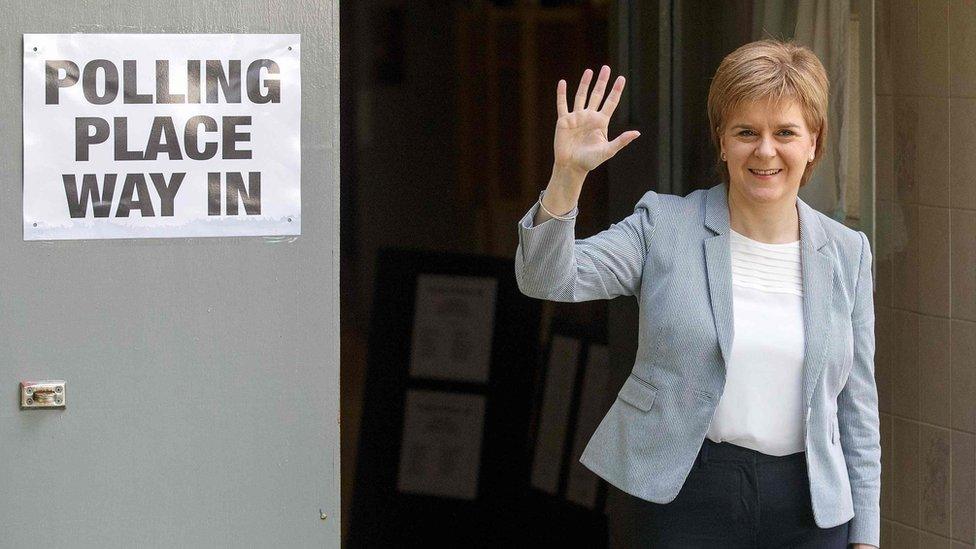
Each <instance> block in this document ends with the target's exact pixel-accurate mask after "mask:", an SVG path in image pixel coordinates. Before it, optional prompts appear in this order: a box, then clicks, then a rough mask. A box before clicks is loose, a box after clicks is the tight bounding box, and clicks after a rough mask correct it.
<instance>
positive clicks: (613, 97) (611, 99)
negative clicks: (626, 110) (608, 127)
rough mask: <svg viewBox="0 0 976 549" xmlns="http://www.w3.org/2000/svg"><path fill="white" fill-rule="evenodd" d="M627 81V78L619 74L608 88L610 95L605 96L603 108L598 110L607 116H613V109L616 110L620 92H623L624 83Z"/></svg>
mask: <svg viewBox="0 0 976 549" xmlns="http://www.w3.org/2000/svg"><path fill="white" fill-rule="evenodd" d="M626 83H627V79H625V78H624V77H623V75H620V76H618V77H617V79H616V80H614V82H613V88H611V89H610V95H608V96H607V100H606V102H604V103H603V108H602V109H600V112H601V113H603V114H605V115H607V117H610V116H613V111H614V110H616V108H617V104H618V103H620V94H621V93H623V90H624V85H625V84H626Z"/></svg>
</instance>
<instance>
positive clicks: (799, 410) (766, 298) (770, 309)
mask: <svg viewBox="0 0 976 549" xmlns="http://www.w3.org/2000/svg"><path fill="white" fill-rule="evenodd" d="M730 231H731V235H730V247H731V252H732V311H733V313H732V314H733V319H734V320H733V321H734V332H733V333H734V337H733V341H732V351H731V354H730V356H729V364H728V371H727V373H726V379H725V391H724V392H723V393H722V398H721V399H720V400H719V403H718V407H717V408H716V410H715V415H714V416H713V418H712V423H711V425H710V426H709V428H708V432H707V434H706V436H707V437H708V438H709V439H711V440H713V441H715V442H730V443H732V444H736V445H739V446H745V447H746V448H751V449H753V450H757V451H759V452H762V453H764V454H769V455H773V456H783V455H786V454H792V453H795V452H802V451H804V449H805V441H804V417H803V416H804V409H803V397H802V379H803V352H804V333H803V284H802V279H801V277H800V242H799V241H795V242H789V243H786V244H767V243H764V242H758V241H756V240H752V239H750V238H747V237H745V236H743V235H741V234H739V233H737V232H735V231H732V230H731V229H730Z"/></svg>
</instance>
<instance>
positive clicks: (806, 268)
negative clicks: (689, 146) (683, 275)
mask: <svg viewBox="0 0 976 549" xmlns="http://www.w3.org/2000/svg"><path fill="white" fill-rule="evenodd" d="M727 188H728V187H727V185H726V184H725V183H722V184H719V185H716V186H714V187H712V188H710V189H708V191H706V192H707V195H706V197H705V226H706V227H708V228H709V229H711V230H712V231H714V232H715V233H717V234H716V235H715V236H712V237H708V238H706V239H705V268H706V269H707V271H708V293H709V296H710V298H711V305H712V315H713V317H714V319H715V332H716V334H718V343H719V347H720V349H721V351H722V358H723V359H724V365H725V366H726V367H728V362H729V355H730V353H731V349H732V340H733V338H734V337H735V321H734V318H733V309H732V252H731V250H730V248H729V205H728V195H727V191H726V189H727ZM796 208H797V213H798V217H799V219H800V270H801V276H802V280H803V328H804V345H805V348H804V356H803V382H802V383H803V398H804V404H805V405H807V406H809V404H810V400H811V398H812V397H813V389H814V387H816V382H817V380H818V379H819V377H820V374H821V372H822V371H823V368H824V355H825V352H826V350H827V346H828V345H829V341H828V340H827V339H828V338H827V336H828V335H829V334H830V333H831V331H830V326H829V320H830V316H829V312H830V307H831V300H832V299H833V291H832V290H833V287H834V267H833V261H832V260H831V258H830V256H829V255H827V254H826V253H824V252H823V251H822V250H823V248H824V246H826V245H827V243H828V242H829V241H828V239H827V236H826V233H825V232H824V230H823V226H822V225H821V223H820V220H819V219H818V218H817V215H816V212H815V211H814V210H813V209H812V208H811V207H810V206H808V205H807V204H806V203H805V202H804V201H803V200H801V199H800V198H799V197H797V199H796ZM771 335H772V336H773V337H775V334H771Z"/></svg>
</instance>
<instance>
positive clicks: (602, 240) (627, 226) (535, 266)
mask: <svg viewBox="0 0 976 549" xmlns="http://www.w3.org/2000/svg"><path fill="white" fill-rule="evenodd" d="M659 209H660V201H659V197H658V194H657V193H656V192H654V191H648V192H647V193H645V194H644V196H643V197H641V199H640V201H638V203H637V206H636V207H635V208H634V213H632V214H631V215H629V216H627V217H626V218H624V219H623V220H621V221H620V222H618V223H614V224H611V225H610V228H608V229H606V230H604V231H601V232H599V233H597V234H595V235H593V236H591V237H589V238H584V239H581V240H577V239H576V238H575V228H576V221H575V220H568V221H564V220H560V219H554V218H553V219H548V220H546V221H544V222H543V223H540V224H539V225H537V226H533V225H532V222H533V219H534V218H535V214H536V212H538V211H539V202H538V201H536V203H535V204H534V205H533V206H532V208H530V209H529V211H528V212H527V213H526V214H525V216H523V217H522V219H521V220H520V221H519V223H518V237H519V244H518V249H517V250H516V252H515V279H516V281H517V282H518V287H519V290H521V291H522V293H523V294H525V295H527V296H529V297H535V298H538V299H548V300H551V301H564V302H577V301H589V300H594V299H611V298H614V297H617V296H619V295H637V293H638V292H639V291H640V282H641V274H642V272H643V270H644V260H645V259H646V257H647V249H648V246H649V241H650V238H651V236H652V235H653V233H654V229H655V221H656V219H657V217H658V213H659Z"/></svg>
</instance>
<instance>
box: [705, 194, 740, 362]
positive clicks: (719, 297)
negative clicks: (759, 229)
mask: <svg viewBox="0 0 976 549" xmlns="http://www.w3.org/2000/svg"><path fill="white" fill-rule="evenodd" d="M726 188H727V187H726V185H725V183H722V184H720V185H716V186H714V187H712V188H711V189H708V191H707V193H708V194H707V195H706V197H705V226H706V227H708V228H709V229H711V230H713V231H715V232H716V233H718V234H717V235H715V236H712V237H709V238H706V239H705V268H706V269H707V270H708V294H709V297H710V298H711V303H712V317H713V318H714V319H715V333H716V334H718V345H719V347H720V348H721V350H722V358H723V359H724V365H725V366H726V367H728V364H729V354H730V353H731V352H732V338H733V337H734V336H735V333H734V332H735V323H734V321H733V318H732V251H731V249H730V248H729V202H728V196H727V195H726Z"/></svg>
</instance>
